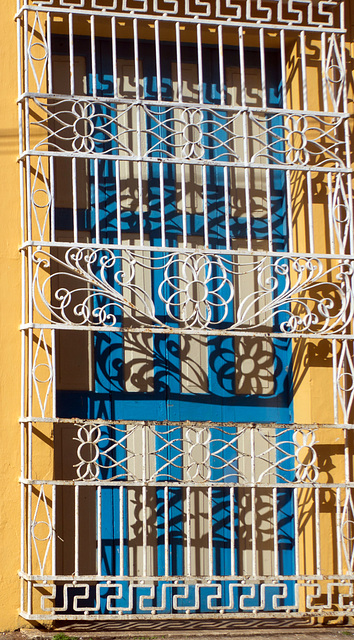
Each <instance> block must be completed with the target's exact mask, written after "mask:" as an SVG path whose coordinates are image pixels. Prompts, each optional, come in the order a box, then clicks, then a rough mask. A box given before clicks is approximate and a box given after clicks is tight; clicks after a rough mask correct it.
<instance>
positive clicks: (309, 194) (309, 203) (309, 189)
mask: <svg viewBox="0 0 354 640" xmlns="http://www.w3.org/2000/svg"><path fill="white" fill-rule="evenodd" d="M306 180H307V206H308V225H309V243H310V246H309V250H310V253H312V254H313V253H314V252H315V242H314V229H313V210H312V174H311V171H308V172H307V174H306Z"/></svg>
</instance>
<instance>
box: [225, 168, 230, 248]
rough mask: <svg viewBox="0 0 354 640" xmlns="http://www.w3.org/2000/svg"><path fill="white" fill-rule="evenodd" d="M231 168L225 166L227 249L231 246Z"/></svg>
mask: <svg viewBox="0 0 354 640" xmlns="http://www.w3.org/2000/svg"><path fill="white" fill-rule="evenodd" d="M228 174H229V168H228V167H224V199H225V241H226V249H227V251H229V250H230V248H231V238H230V196H229V175H228Z"/></svg>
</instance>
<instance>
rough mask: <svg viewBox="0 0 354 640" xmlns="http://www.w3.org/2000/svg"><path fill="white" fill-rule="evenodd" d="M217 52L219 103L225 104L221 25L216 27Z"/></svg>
mask: <svg viewBox="0 0 354 640" xmlns="http://www.w3.org/2000/svg"><path fill="white" fill-rule="evenodd" d="M218 51H219V77H220V103H221V104H222V105H224V104H225V73H224V45H223V32H222V25H221V24H219V26H218Z"/></svg>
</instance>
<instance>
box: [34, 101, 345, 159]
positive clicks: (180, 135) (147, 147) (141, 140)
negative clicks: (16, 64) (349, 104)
mask: <svg viewBox="0 0 354 640" xmlns="http://www.w3.org/2000/svg"><path fill="white" fill-rule="evenodd" d="M33 100H34V105H35V110H36V111H37V112H38V116H37V118H38V119H36V120H34V121H32V122H31V130H32V131H33V132H34V133H35V134H36V135H35V138H34V141H33V145H32V146H33V150H35V151H41V150H47V149H49V150H50V151H51V152H55V153H67V152H71V153H75V154H86V155H87V154H88V155H92V154H98V155H99V156H102V155H105V156H107V157H112V158H114V159H117V156H118V157H120V158H123V159H129V158H131V159H132V160H134V159H136V157H137V156H136V153H137V149H139V148H140V150H141V152H140V155H139V158H142V159H143V160H146V161H149V160H150V161H151V160H153V159H157V158H158V159H165V160H173V159H175V160H178V161H181V160H183V161H185V162H193V163H196V162H201V163H203V162H206V161H213V162H220V163H223V164H225V163H227V164H230V165H235V164H236V165H237V164H241V165H242V164H243V163H247V164H250V165H251V166H252V165H259V164H262V166H264V164H265V163H266V164H268V165H269V166H279V165H280V166H285V165H286V166H287V167H288V165H289V164H292V165H295V166H296V167H299V166H313V167H317V168H328V167H336V168H339V167H341V168H342V169H344V170H345V168H346V164H345V153H346V151H345V139H344V133H343V124H344V121H345V115H336V116H332V115H331V116H327V115H326V114H323V113H320V112H314V113H313V115H300V114H299V113H298V112H294V113H292V112H288V111H287V112H286V113H284V114H282V115H281V116H280V115H279V114H278V113H275V114H269V113H263V112H262V111H259V110H253V109H252V108H250V107H247V108H245V107H240V106H239V107H226V106H225V107H224V108H223V109H221V108H218V107H216V106H212V107H211V106H207V105H206V106H203V108H201V107H197V106H183V108H181V107H180V106H179V105H178V104H177V103H176V104H175V105H174V106H163V105H160V104H156V103H155V101H154V100H150V101H147V100H146V101H145V102H144V104H141V103H140V102H134V101H132V102H129V103H121V102H117V101H116V100H113V99H111V100H97V99H94V98H92V97H87V98H86V97H85V98H79V99H76V98H72V97H68V98H66V99H62V98H51V99H50V100H49V101H41V100H40V99H38V98H34V99H33ZM41 115H43V117H42V119H41ZM244 116H245V118H246V119H247V122H248V125H247V129H248V131H249V132H248V134H247V136H246V140H247V141H248V142H247V144H248V146H249V151H248V154H247V155H248V156H249V157H248V158H247V157H246V155H245V148H244V147H245V130H244V126H243V122H244V121H243V117H244ZM128 122H129V123H130V124H129V126H128V125H127V123H128ZM144 122H145V123H146V124H145V127H144V126H142V123H144ZM38 128H40V129H41V130H43V131H44V132H45V135H44V136H43V138H42V139H40V140H39V141H38V134H39V132H38ZM251 149H252V151H251Z"/></svg>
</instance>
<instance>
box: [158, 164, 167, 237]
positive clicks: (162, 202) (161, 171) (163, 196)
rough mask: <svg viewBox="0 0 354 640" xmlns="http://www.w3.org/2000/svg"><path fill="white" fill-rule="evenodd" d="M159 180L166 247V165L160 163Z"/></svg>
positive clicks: (163, 235) (162, 224)
mask: <svg viewBox="0 0 354 640" xmlns="http://www.w3.org/2000/svg"><path fill="white" fill-rule="evenodd" d="M159 178H160V206H161V244H162V246H163V247H165V246H166V221H165V178H164V163H163V162H160V166H159Z"/></svg>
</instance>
